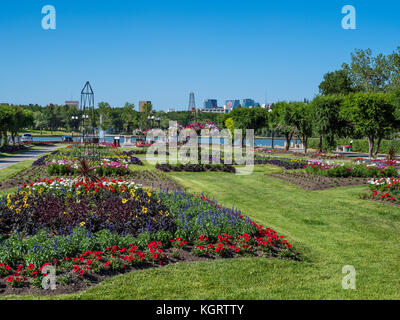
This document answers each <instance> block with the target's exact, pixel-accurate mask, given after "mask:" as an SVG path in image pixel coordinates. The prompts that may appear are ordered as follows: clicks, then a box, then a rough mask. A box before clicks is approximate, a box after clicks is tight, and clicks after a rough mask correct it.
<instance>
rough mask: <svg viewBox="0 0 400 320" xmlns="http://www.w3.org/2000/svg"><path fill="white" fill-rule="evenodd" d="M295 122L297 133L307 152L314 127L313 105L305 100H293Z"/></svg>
mask: <svg viewBox="0 0 400 320" xmlns="http://www.w3.org/2000/svg"><path fill="white" fill-rule="evenodd" d="M292 106H293V113H294V115H293V120H292V121H293V124H294V127H295V128H296V134H297V135H298V136H299V137H300V140H301V142H302V143H303V145H304V153H307V149H308V138H310V137H311V135H312V133H313V127H312V106H311V105H310V104H306V103H303V102H293V103H292Z"/></svg>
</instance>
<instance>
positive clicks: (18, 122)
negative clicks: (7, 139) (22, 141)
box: [8, 107, 33, 144]
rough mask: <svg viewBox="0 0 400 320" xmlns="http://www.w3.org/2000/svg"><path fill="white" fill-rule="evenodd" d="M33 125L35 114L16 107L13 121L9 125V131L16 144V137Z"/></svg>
mask: <svg viewBox="0 0 400 320" xmlns="http://www.w3.org/2000/svg"><path fill="white" fill-rule="evenodd" d="M32 124H33V114H32V112H31V111H27V110H24V109H23V108H22V107H15V108H14V110H13V113H12V117H11V121H10V122H9V124H8V131H10V133H11V139H12V141H13V144H15V137H17V136H18V132H19V131H20V130H21V129H23V128H26V127H28V126H30V125H32ZM18 143H19V139H18Z"/></svg>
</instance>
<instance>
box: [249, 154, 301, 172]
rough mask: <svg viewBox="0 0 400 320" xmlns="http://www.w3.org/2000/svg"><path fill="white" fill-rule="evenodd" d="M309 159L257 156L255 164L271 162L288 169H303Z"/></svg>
mask: <svg viewBox="0 0 400 320" xmlns="http://www.w3.org/2000/svg"><path fill="white" fill-rule="evenodd" d="M307 163H308V162H307V161H304V160H298V159H290V158H268V157H256V158H255V159H254V164H270V165H273V166H277V167H281V168H284V169H286V170H296V169H303V168H304V167H305V166H306V165H307Z"/></svg>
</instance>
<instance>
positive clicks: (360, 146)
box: [308, 138, 400, 153]
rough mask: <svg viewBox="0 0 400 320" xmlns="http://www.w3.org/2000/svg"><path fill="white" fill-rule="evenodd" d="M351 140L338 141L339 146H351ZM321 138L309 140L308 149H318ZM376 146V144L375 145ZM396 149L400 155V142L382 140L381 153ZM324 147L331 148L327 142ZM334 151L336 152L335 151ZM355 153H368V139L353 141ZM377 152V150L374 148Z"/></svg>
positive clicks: (325, 148)
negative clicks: (391, 148)
mask: <svg viewBox="0 0 400 320" xmlns="http://www.w3.org/2000/svg"><path fill="white" fill-rule="evenodd" d="M350 140H351V139H350V138H349V139H337V140H336V144H337V146H344V145H350ZM318 144H319V138H310V139H309V140H308V148H310V149H318ZM375 144H376V143H375ZM392 146H393V148H394V150H395V151H396V153H400V140H382V142H381V146H380V148H379V153H388V152H389V149H390V147H392ZM322 147H323V149H324V150H328V149H329V148H328V147H327V146H326V143H325V140H323V143H322ZM333 151H336V149H335V150H333ZM351 151H353V152H363V153H368V140H366V139H353V147H352V148H351ZM374 152H375V148H374Z"/></svg>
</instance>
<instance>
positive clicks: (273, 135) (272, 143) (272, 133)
mask: <svg viewBox="0 0 400 320" xmlns="http://www.w3.org/2000/svg"><path fill="white" fill-rule="evenodd" d="M271 135H272V140H271V147H272V149H274V138H275V132H274V130H272V132H271Z"/></svg>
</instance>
